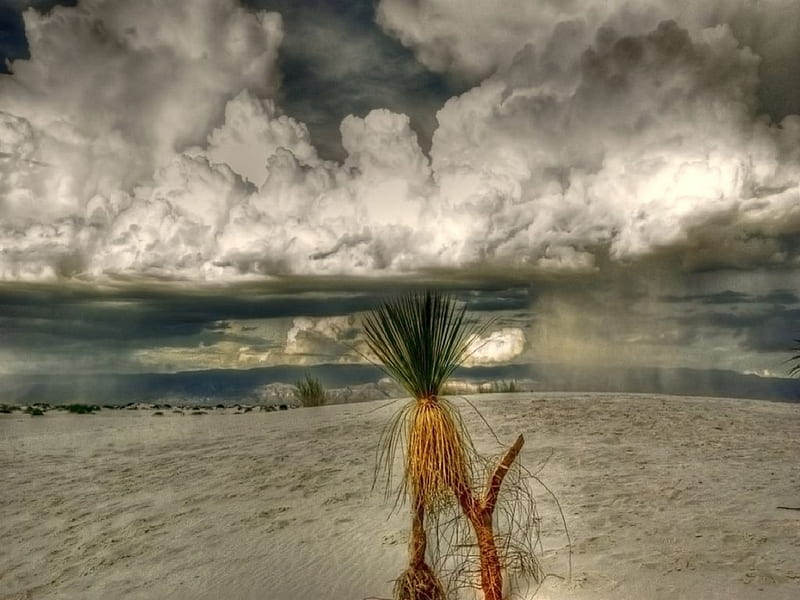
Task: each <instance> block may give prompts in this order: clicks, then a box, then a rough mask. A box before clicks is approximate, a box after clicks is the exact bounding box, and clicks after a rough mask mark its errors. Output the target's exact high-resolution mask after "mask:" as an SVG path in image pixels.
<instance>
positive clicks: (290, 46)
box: [245, 0, 466, 160]
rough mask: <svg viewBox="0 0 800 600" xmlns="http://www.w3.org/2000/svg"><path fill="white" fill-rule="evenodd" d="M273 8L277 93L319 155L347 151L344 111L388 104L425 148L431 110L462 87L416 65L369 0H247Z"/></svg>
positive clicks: (432, 119) (338, 154) (430, 131)
mask: <svg viewBox="0 0 800 600" xmlns="http://www.w3.org/2000/svg"><path fill="white" fill-rule="evenodd" d="M245 4H246V5H248V6H250V7H253V8H257V9H263V10H270V11H276V12H279V13H280V14H281V15H282V16H283V19H284V30H285V33H286V37H285V39H284V42H283V44H282V46H281V54H280V59H279V65H280V69H281V72H282V76H283V81H282V87H281V91H280V94H279V97H280V102H281V105H282V106H283V108H284V110H285V111H286V113H287V114H289V115H290V116H292V117H294V118H296V119H298V120H299V121H302V122H303V123H305V124H306V125H307V126H308V128H309V130H310V132H311V138H312V140H313V141H314V144H315V146H316V147H317V149H318V150H319V152H320V155H321V156H323V157H324V158H329V159H336V160H342V159H344V157H345V152H344V149H343V148H342V142H341V133H340V131H339V126H340V123H341V122H342V119H343V118H344V117H346V116H347V115H351V114H352V115H356V116H360V117H363V116H365V115H366V114H367V113H369V111H370V110H372V109H376V108H387V109H389V110H391V111H393V112H397V113H402V114H406V115H408V116H409V117H411V127H412V129H414V131H415V132H416V133H417V135H418V136H419V140H420V145H421V146H422V148H423V149H424V150H425V151H427V150H428V149H429V148H430V143H431V137H432V135H433V131H434V129H435V128H436V118H435V113H436V111H437V110H439V109H440V108H441V107H442V105H443V104H444V102H445V101H446V100H447V99H448V98H450V97H452V96H454V95H456V94H459V93H461V92H463V91H465V89H466V87H465V86H464V85H463V84H458V83H456V82H455V80H454V79H452V78H448V77H447V76H446V75H443V74H439V73H434V72H432V71H429V70H428V69H427V68H426V67H424V66H422V65H421V64H420V63H418V62H417V60H416V59H415V57H414V54H413V53H412V52H411V51H410V50H409V49H407V48H405V47H404V46H403V45H402V44H400V42H398V41H397V40H395V39H394V38H391V37H389V36H387V35H386V34H385V33H384V32H383V31H382V30H381V29H380V28H379V27H378V26H377V24H376V23H375V8H374V2H373V1H372V0H336V1H333V2H331V1H328V0H299V1H298V0H246V2H245Z"/></svg>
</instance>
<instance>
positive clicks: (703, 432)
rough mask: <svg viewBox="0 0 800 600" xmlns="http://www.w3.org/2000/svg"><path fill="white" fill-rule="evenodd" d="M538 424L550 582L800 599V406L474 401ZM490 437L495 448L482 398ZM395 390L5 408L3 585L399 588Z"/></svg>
mask: <svg viewBox="0 0 800 600" xmlns="http://www.w3.org/2000/svg"><path fill="white" fill-rule="evenodd" d="M469 400H470V401H471V402H472V403H473V404H474V405H475V406H476V407H477V408H478V409H480V411H481V412H482V413H483V415H484V417H485V418H486V421H487V422H488V423H489V424H490V425H491V427H492V428H493V429H494V432H495V433H496V434H497V436H499V438H500V439H501V440H502V441H503V443H504V444H510V443H512V442H513V440H514V438H515V437H516V435H517V434H518V433H522V434H524V435H525V438H526V443H525V446H524V449H523V452H522V455H521V457H522V460H523V462H524V463H525V464H526V465H527V466H528V468H530V469H531V470H533V471H538V474H539V477H540V478H541V480H542V481H543V482H544V483H545V484H547V486H548V487H549V488H550V489H551V490H552V491H553V492H554V493H555V494H556V496H557V497H558V499H559V500H560V503H561V506H562V508H563V511H564V513H565V516H566V519H567V524H568V526H569V530H570V534H571V537H572V577H571V579H569V578H568V574H569V566H568V565H569V546H568V544H567V538H566V536H565V535H564V532H563V527H562V526H561V522H560V516H559V513H558V510H557V509H556V506H555V504H554V503H553V501H552V500H551V499H550V498H549V496H548V494H547V492H546V491H545V490H544V489H542V488H541V487H538V486H537V484H535V483H534V486H533V490H534V492H535V494H536V497H537V501H538V504H537V506H538V511H539V514H540V516H541V517H542V523H541V525H542V529H543V537H542V544H543V550H544V553H543V556H542V561H543V564H544V567H545V569H546V570H547V571H548V572H549V573H552V576H550V577H548V578H547V579H546V580H545V582H544V584H543V585H542V586H541V587H540V588H539V589H538V590H537V591H536V594H535V596H534V595H533V592H534V589H533V588H530V589H528V590H526V591H524V593H523V594H522V595H521V596H519V597H522V598H532V597H535V598H541V599H549V600H562V599H563V600H566V599H570V600H589V599H591V600H603V599H612V598H613V599H617V600H619V599H621V600H626V599H631V600H633V599H636V600H640V599H643V600H647V599H650V598H653V599H664V600H666V599H669V600H680V599H683V598H685V599H697V600H713V599H738V598H741V599H745V598H747V599H749V598H759V599H766V600H769V599H787V600H788V599H792V600H794V599H796V598H800V511H797V510H786V509H782V508H778V507H781V506H784V507H800V404H778V403H770V402H763V401H746V400H726V399H711V398H684V397H667V396H644V395H621V394H546V393H541V394H502V395H480V396H473V397H471V398H470V399H469ZM456 403H457V404H458V405H459V406H460V407H461V410H462V412H463V414H464V417H465V420H466V422H467V424H468V426H469V427H470V429H471V431H472V432H473V437H474V439H475V442H476V445H477V447H478V448H479V450H481V451H483V452H487V453H499V452H501V451H502V448H501V447H499V446H498V445H497V443H496V441H495V439H494V437H493V435H492V434H491V433H490V432H489V431H488V430H487V427H486V425H485V424H484V423H483V421H482V420H481V419H480V418H479V417H478V416H477V415H475V414H474V412H473V411H472V409H471V408H470V407H469V406H468V405H467V404H466V402H465V401H458V400H456ZM399 406H400V404H399V402H398V403H395V404H393V405H388V403H387V402H369V403H363V404H349V405H338V406H329V407H323V408H314V409H296V410H290V411H282V412H271V413H258V412H253V413H247V414H231V413H230V412H228V413H227V414H220V412H224V411H211V414H207V415H202V416H190V415H179V414H174V413H171V412H167V414H165V415H164V416H152V412H151V411H144V412H143V411H110V410H103V411H101V412H100V413H98V414H96V415H70V414H64V413H52V412H51V413H48V414H46V415H45V416H43V417H35V418H32V417H30V416H27V415H21V414H12V415H0V482H2V484H1V485H2V487H1V488H0V599H2V600H9V599H12V598H13V599H21V598H30V599H34V600H38V599H42V600H45V599H53V600H54V599H81V600H83V599H101V598H102V599H104V600H105V599H108V598H120V599H148V600H150V599H160V600H165V599H187V600H188V599H193V600H202V599H208V600H211V599H214V600H217V599H223V598H224V599H231V600H244V599H248V600H249V599H253V600H255V599H261V600H305V599H314V598H320V599H329V600H339V599H341V600H359V599H364V598H388V597H389V596H390V595H391V584H392V579H393V578H394V577H396V576H397V575H399V573H400V572H401V570H402V569H403V566H404V560H405V554H406V540H407V534H408V519H407V518H406V514H405V512H403V511H402V510H401V511H400V512H399V513H395V514H394V515H392V516H390V512H391V508H392V504H391V502H387V501H386V500H385V499H384V497H383V494H382V492H381V491H379V490H376V491H372V490H371V487H372V481H373V470H374V465H375V447H376V444H377V441H378V437H379V434H380V431H381V428H382V426H383V424H384V423H385V422H386V421H387V420H388V418H389V417H390V416H391V414H392V413H393V411H394V410H396V409H397V408H398V407H399Z"/></svg>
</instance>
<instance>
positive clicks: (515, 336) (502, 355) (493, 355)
mask: <svg viewBox="0 0 800 600" xmlns="http://www.w3.org/2000/svg"><path fill="white" fill-rule="evenodd" d="M525 343H526V338H525V332H524V331H523V330H522V329H520V328H519V327H503V328H502V329H498V330H496V331H492V332H490V333H488V334H486V335H484V336H480V337H477V336H475V337H474V338H473V340H472V341H471V343H470V354H469V357H468V359H467V360H466V361H465V363H464V364H465V365H467V366H475V365H491V364H499V363H507V362H510V361H512V360H513V359H514V358H516V357H517V356H519V355H520V354H522V353H523V351H524V350H525Z"/></svg>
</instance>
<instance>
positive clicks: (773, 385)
mask: <svg viewBox="0 0 800 600" xmlns="http://www.w3.org/2000/svg"><path fill="white" fill-rule="evenodd" d="M306 373H311V374H312V375H313V376H314V377H318V378H319V379H320V380H321V381H322V382H323V383H324V384H325V386H326V387H328V388H329V389H337V390H338V392H337V394H336V398H337V399H338V401H347V400H348V399H350V400H364V399H370V398H379V397H385V395H386V394H387V393H389V392H387V390H392V388H387V387H386V386H380V387H379V386H378V385H376V384H377V382H378V381H379V380H380V379H381V378H382V377H383V376H384V375H383V373H382V371H381V370H380V369H378V368H376V367H373V366H370V365H318V366H314V367H312V368H308V367H294V366H277V367H264V368H258V369H247V370H235V369H228V370H205V371H183V372H179V373H138V374H102V375H80V374H77V375H76V374H61V375H53V374H47V375H0V403H6V404H32V403H35V402H47V403H49V404H67V403H72V402H86V403H93V404H113V405H124V404H128V403H131V402H154V403H159V402H160V403H167V402H171V403H175V404H178V403H197V404H217V403H223V404H233V403H245V402H249V403H269V402H272V401H278V400H281V399H283V400H285V399H286V396H287V395H289V394H290V388H287V386H286V384H292V383H294V382H295V381H297V380H299V379H301V378H302V377H303V376H304V375H305V374H306ZM455 376H456V377H457V378H458V379H459V380H461V381H471V382H474V383H476V384H477V383H480V382H491V381H510V380H516V381H518V382H519V386H518V387H519V388H520V389H522V390H530V391H589V392H642V393H661V394H676V395H682V396H721V397H730V398H754V399H764V400H776V401H782V402H798V401H800V380H797V379H786V378H769V377H759V376H757V375H745V374H742V373H737V372H735V371H724V370H697V369H657V368H629V369H626V368H600V367H592V368H586V367H580V368H576V367H568V366H565V365H542V364H534V365H507V366H502V367H473V368H464V369H460V370H458V371H457V372H456V375H455ZM279 384H283V385H279ZM395 390H396V388H395ZM397 391H399V390H397Z"/></svg>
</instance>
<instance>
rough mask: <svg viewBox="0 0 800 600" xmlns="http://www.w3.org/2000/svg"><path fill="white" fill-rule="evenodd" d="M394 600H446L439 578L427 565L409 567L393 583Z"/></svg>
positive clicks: (420, 564)
mask: <svg viewBox="0 0 800 600" xmlns="http://www.w3.org/2000/svg"><path fill="white" fill-rule="evenodd" d="M392 598H394V600H446V599H447V594H446V593H445V590H444V587H442V584H441V582H440V581H439V578H438V577H437V576H436V573H434V572H433V569H431V568H430V566H428V564H427V563H425V562H423V563H419V564H416V565H411V566H409V567H408V568H407V569H406V570H405V571H403V574H402V575H400V577H398V578H397V580H396V581H395V582H394V590H393V591H392Z"/></svg>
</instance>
